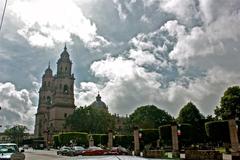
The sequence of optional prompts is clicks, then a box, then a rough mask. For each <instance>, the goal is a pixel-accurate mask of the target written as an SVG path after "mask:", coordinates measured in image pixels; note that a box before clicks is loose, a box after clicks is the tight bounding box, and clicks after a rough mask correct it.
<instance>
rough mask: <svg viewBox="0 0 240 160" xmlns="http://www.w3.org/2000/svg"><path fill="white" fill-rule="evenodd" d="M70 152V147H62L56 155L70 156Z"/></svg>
mask: <svg viewBox="0 0 240 160" xmlns="http://www.w3.org/2000/svg"><path fill="white" fill-rule="evenodd" d="M72 152H73V150H72V148H71V147H66V146H63V147H61V148H60V150H58V151H57V155H63V156H67V155H69V156H70V155H71V153H72Z"/></svg>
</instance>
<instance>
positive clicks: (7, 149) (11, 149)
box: [0, 145, 18, 153]
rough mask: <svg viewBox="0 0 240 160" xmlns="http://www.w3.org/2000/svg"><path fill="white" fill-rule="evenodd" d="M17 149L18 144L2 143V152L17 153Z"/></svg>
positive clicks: (0, 151) (0, 150)
mask: <svg viewBox="0 0 240 160" xmlns="http://www.w3.org/2000/svg"><path fill="white" fill-rule="evenodd" d="M17 150H18V149H17V146H16V145H0V153H15V152H17Z"/></svg>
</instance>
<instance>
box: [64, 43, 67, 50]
mask: <svg viewBox="0 0 240 160" xmlns="http://www.w3.org/2000/svg"><path fill="white" fill-rule="evenodd" d="M66 50H67V45H66V42H65V45H64V51H66Z"/></svg>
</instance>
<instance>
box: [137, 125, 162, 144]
mask: <svg viewBox="0 0 240 160" xmlns="http://www.w3.org/2000/svg"><path fill="white" fill-rule="evenodd" d="M139 133H142V137H141V138H140V139H141V140H142V141H143V142H144V144H145V145H146V144H151V143H155V142H156V141H157V140H158V139H159V130H158V129H140V131H139Z"/></svg>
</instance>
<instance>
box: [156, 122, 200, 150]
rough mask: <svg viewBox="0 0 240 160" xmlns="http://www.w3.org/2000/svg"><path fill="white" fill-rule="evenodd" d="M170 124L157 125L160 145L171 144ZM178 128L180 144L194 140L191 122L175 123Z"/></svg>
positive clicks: (188, 143) (187, 143)
mask: <svg viewBox="0 0 240 160" xmlns="http://www.w3.org/2000/svg"><path fill="white" fill-rule="evenodd" d="M171 126H172V125H170V124H169V125H163V126H160V127H159V135H160V140H161V143H162V145H167V146H171V145H172V129H171ZM177 128H178V130H180V132H181V134H180V135H179V136H178V138H179V139H178V140H179V142H180V143H181V145H185V146H186V145H190V144H192V143H193V142H194V140H193V139H194V137H195V136H194V134H195V133H196V132H195V131H194V128H193V126H192V125H191V124H187V123H182V124H180V125H177ZM196 134H197V133H196Z"/></svg>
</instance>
